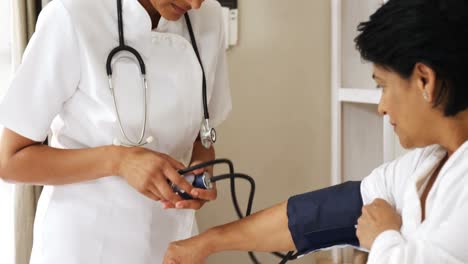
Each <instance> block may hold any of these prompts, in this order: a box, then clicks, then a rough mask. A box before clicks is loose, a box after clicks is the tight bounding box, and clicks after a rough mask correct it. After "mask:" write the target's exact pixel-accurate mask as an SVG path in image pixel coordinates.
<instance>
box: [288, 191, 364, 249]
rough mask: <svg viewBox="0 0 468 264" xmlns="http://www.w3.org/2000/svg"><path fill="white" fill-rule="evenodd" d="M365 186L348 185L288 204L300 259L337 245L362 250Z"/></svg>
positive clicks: (291, 230) (306, 196)
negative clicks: (359, 221)
mask: <svg viewBox="0 0 468 264" xmlns="http://www.w3.org/2000/svg"><path fill="white" fill-rule="evenodd" d="M361 209H362V196H361V182H346V183H343V184H340V185H336V186H332V187H328V188H325V189H321V190H317V191H313V192H309V193H305V194H301V195H297V196H293V197H291V198H289V200H288V212H287V213H288V227H289V231H290V232H291V236H292V238H293V240H294V244H295V246H296V249H297V251H298V252H299V254H300V255H302V254H307V253H309V252H312V251H315V250H319V249H324V248H328V247H331V246H336V245H353V246H359V240H358V239H357V237H356V228H355V225H356V224H357V219H358V218H359V216H360V215H361Z"/></svg>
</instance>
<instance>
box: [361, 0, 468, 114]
mask: <svg viewBox="0 0 468 264" xmlns="http://www.w3.org/2000/svg"><path fill="white" fill-rule="evenodd" d="M358 31H359V32H360V33H359V36H358V37H357V38H356V39H355V41H356V47H357V49H358V50H359V52H360V53H361V56H362V57H363V59H365V60H367V61H370V62H372V63H374V64H376V65H379V66H382V67H384V68H387V69H389V70H391V71H394V72H396V73H398V74H399V75H400V76H401V77H403V78H405V79H408V78H409V77H410V76H411V74H412V73H413V69H414V66H415V65H416V63H418V62H419V63H424V64H425V65H427V66H429V67H430V68H431V69H433V70H434V71H435V73H436V75H437V80H438V81H439V82H440V83H441V84H442V85H441V87H440V89H438V91H437V93H436V100H435V102H434V107H437V106H439V105H442V106H443V108H444V114H445V115H446V116H454V115H456V114H457V113H459V112H461V111H463V110H465V109H466V108H468V85H467V84H466V81H465V80H467V79H468V67H467V64H468V0H390V1H388V2H387V3H386V4H384V5H383V6H382V7H381V8H380V9H379V10H377V12H375V13H374V14H373V15H372V16H371V17H370V20H369V21H367V22H363V23H361V24H360V25H359V26H358Z"/></svg>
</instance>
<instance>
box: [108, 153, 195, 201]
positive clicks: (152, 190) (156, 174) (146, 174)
mask: <svg viewBox="0 0 468 264" xmlns="http://www.w3.org/2000/svg"><path fill="white" fill-rule="evenodd" d="M120 151H121V152H120V155H119V162H118V168H117V175H119V176H122V177H123V178H125V180H127V182H128V183H129V184H130V185H131V186H132V187H133V188H135V189H136V190H138V191H139V192H140V193H142V194H143V195H145V196H147V197H148V198H150V199H153V200H155V201H161V200H163V201H167V202H170V203H172V204H176V203H177V202H178V201H180V200H182V199H181V198H180V196H179V195H177V194H175V193H174V192H173V190H172V188H171V187H170V186H169V184H168V182H167V180H170V181H171V182H173V183H175V184H176V185H177V186H179V188H181V189H183V190H184V191H186V192H189V193H190V192H191V191H192V189H193V187H192V185H191V184H190V183H189V182H187V181H186V180H185V179H184V177H181V175H180V174H179V173H178V172H177V171H178V170H180V169H183V168H184V165H183V164H182V163H180V162H178V161H177V160H175V159H173V158H171V157H170V156H168V155H166V154H163V153H159V152H155V151H151V150H148V149H145V148H139V147H133V148H126V147H121V148H120Z"/></svg>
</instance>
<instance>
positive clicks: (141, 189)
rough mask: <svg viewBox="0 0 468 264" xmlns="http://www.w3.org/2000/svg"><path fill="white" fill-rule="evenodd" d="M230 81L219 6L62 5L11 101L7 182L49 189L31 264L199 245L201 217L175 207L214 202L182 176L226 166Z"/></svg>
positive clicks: (172, 0)
mask: <svg viewBox="0 0 468 264" xmlns="http://www.w3.org/2000/svg"><path fill="white" fill-rule="evenodd" d="M116 47H117V50H119V49H120V48H122V47H127V48H125V49H124V50H123V51H121V52H115V53H114V54H111V53H113V51H116V50H114V49H115V48H116ZM128 47H129V48H128ZM198 56H200V57H198ZM226 74H227V73H226V61H225V53H224V32H223V27H222V17H221V8H220V5H219V3H218V2H216V1H215V0H206V1H204V0H140V1H138V0H123V1H120V0H101V1H95V0H79V1H74V0H56V1H53V2H51V3H50V4H49V5H48V6H47V8H45V9H44V10H43V12H42V13H41V15H40V18H39V21H38V24H37V30H36V33H35V34H34V36H33V38H32V39H31V41H30V43H29V45H28V47H27V50H26V52H25V54H24V58H23V63H22V65H21V67H20V68H19V69H18V71H17V73H16V75H15V77H14V79H13V81H12V83H11V87H10V89H9V91H8V92H7V94H6V96H5V98H4V99H3V101H2V103H1V105H0V124H1V125H3V126H4V130H3V133H2V136H1V141H0V176H1V178H2V179H4V180H6V181H11V182H20V183H27V184H40V185H46V187H45V188H44V191H43V193H42V195H41V197H40V201H39V204H38V211H37V216H36V220H35V230H34V244H33V252H32V258H31V263H33V264H43V263H47V264H63V263H70V264H72V263H76V264H78V263H88V264H89V263H91V264H92V263H96V264H97V263H113V264H118V263H148V264H149V263H161V262H162V258H163V254H164V251H165V249H166V248H167V245H168V244H169V242H171V241H173V240H178V239H183V238H187V237H189V236H190V235H191V234H192V231H193V228H194V211H193V210H176V209H175V210H164V209H165V208H166V209H167V208H174V207H176V208H179V209H199V208H200V207H202V205H203V204H204V202H205V201H209V200H214V199H215V198H216V191H215V190H213V191H204V190H200V189H195V188H192V186H191V185H190V184H189V183H188V182H187V181H185V180H184V178H183V177H182V176H181V175H179V174H178V173H177V170H178V169H181V168H184V167H186V166H188V165H193V164H195V163H199V162H202V161H207V160H211V159H213V158H214V149H213V146H211V144H210V143H212V142H207V141H209V140H211V138H209V139H206V133H205V132H206V130H208V131H210V130H209V129H210V128H211V127H216V126H217V125H219V124H220V123H221V122H222V121H223V120H224V119H225V118H226V116H227V114H228V113H229V112H230V109H231V101H230V92H229V88H228V81H227V75H226ZM208 110H209V114H211V116H210V117H209V118H207V117H208V115H207V113H206V112H207V111H208ZM201 124H203V125H202V126H201ZM201 130H202V132H204V133H205V134H203V133H202V135H200V136H198V135H199V132H200V131H201ZM210 132H211V131H210ZM48 135H49V136H50V137H49V139H50V142H51V146H50V147H49V146H45V145H41V144H40V142H42V141H44V140H45V139H46V137H47V136H48ZM201 139H202V140H204V141H203V142H202V141H201ZM202 143H203V144H202ZM198 173H200V171H198ZM168 180H169V181H171V182H173V183H175V184H176V185H178V186H179V187H180V188H182V189H183V190H185V191H186V192H189V193H191V194H193V195H196V196H197V198H199V199H197V200H193V201H182V200H181V198H180V197H179V196H178V195H176V194H174V193H173V191H172V189H171V188H170V186H169V184H168ZM157 201H159V202H157Z"/></svg>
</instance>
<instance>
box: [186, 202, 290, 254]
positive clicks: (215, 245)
mask: <svg viewBox="0 0 468 264" xmlns="http://www.w3.org/2000/svg"><path fill="white" fill-rule="evenodd" d="M195 239H198V240H199V241H200V243H202V244H204V245H205V250H207V252H208V254H213V253H217V252H221V251H227V250H236V251H263V252H272V251H292V250H295V246H294V242H293V240H292V237H291V234H290V231H289V228H288V216H287V202H284V203H281V204H279V205H276V206H273V207H271V208H268V209H265V210H263V211H260V212H258V213H255V214H253V215H251V216H249V217H246V218H244V219H242V220H239V221H235V222H232V223H229V224H226V225H222V226H218V227H215V228H212V229H210V230H208V231H207V232H205V233H203V234H201V235H200V236H199V237H196V238H195ZM195 242H196V241H195Z"/></svg>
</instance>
